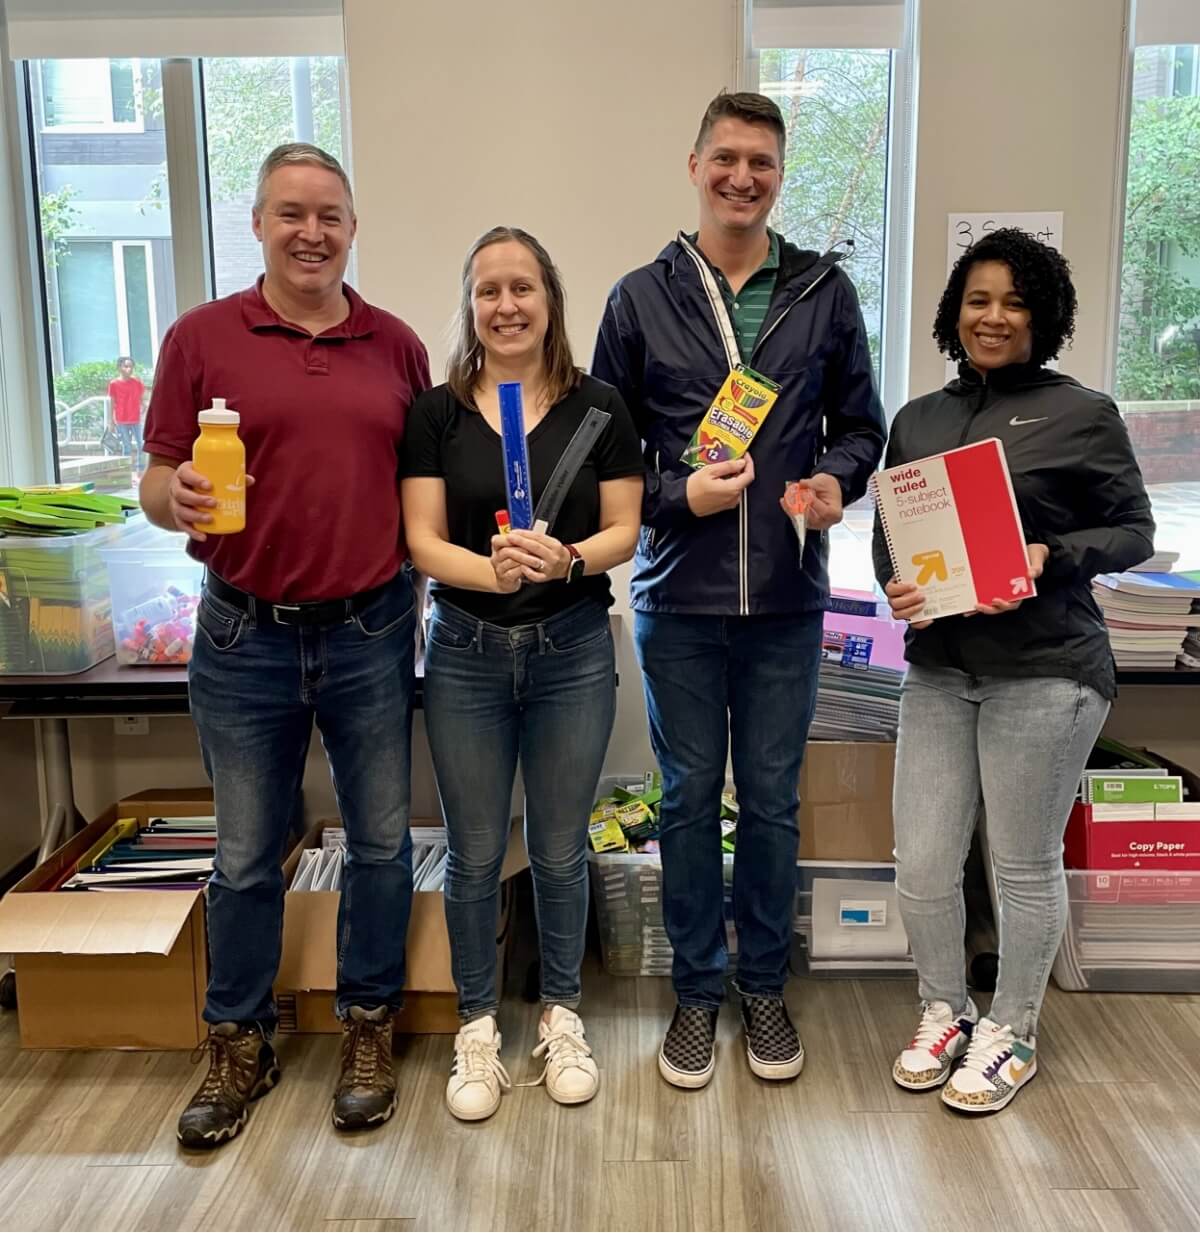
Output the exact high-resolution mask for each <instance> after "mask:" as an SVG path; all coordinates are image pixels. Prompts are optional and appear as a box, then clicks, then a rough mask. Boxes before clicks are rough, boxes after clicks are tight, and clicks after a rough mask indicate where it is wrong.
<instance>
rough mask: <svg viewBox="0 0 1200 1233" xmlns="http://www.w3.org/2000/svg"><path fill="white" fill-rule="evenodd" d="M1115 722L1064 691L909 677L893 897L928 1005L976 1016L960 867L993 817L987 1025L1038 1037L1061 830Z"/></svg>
mask: <svg viewBox="0 0 1200 1233" xmlns="http://www.w3.org/2000/svg"><path fill="white" fill-rule="evenodd" d="M977 619H978V620H983V621H986V620H987V619H988V618H987V617H979V618H977ZM1108 709H1109V704H1108V702H1106V701H1105V699H1104V698H1102V697H1101V696H1100V695H1099V694H1098V693H1096V691H1095V690H1093V689H1091V688H1090V687H1088V686H1087V685H1083V684H1081V683H1080V682H1079V681H1072V680H1067V679H1066V678H1061V677H998V676H984V677H975V676H968V675H967V674H966V673H963V672H959V671H957V670H955V669H953V668H920V667H915V666H914V667H910V668H909V670H908V675H907V676H906V677H905V680H904V692H903V695H902V697H901V702H900V732H899V736H898V738H897V744H896V783H895V802H894V809H893V813H894V815H895V825H896V890H897V892H898V894H899V898H900V914H901V916H902V918H903V920H904V928H905V929H906V930H907V932H908V940H909V943H910V944H911V946H912V952H913V958H914V959H915V960H916V964H917V971H918V973H919V975H920V993H921V997H922V998H924V999H925V1000H926V1001H942V1002H948V1003H949V1004H950V1006H951V1008H952V1009H953V1010H954V1011H956V1012H957V1011H960V1010H962V1009H963V1007H965V1006H966V1004H967V979H966V953H965V944H964V940H963V934H964V930H965V928H966V910H965V907H964V905H963V893H962V883H963V864H964V862H965V861H966V858H967V852H968V849H969V848H970V846H971V835H972V834H973V832H974V830H975V820H976V817H977V815H978V813H979V809H980V806H981V805H982V806H983V808H984V810H985V813H986V818H987V824H986V829H987V844H988V848H989V851H990V853H991V859H992V869H993V872H994V874H995V879H996V890H997V894H998V898H999V900H1000V903H999V933H1000V973H999V977H998V979H997V982H996V994H995V997H993V999H992V1005H991V1009H990V1010H989V1011H988V1015H989V1017H990V1018H991V1019H992V1020H994V1021H995V1022H996V1023H999V1024H1002V1025H1007V1026H1010V1027H1011V1028H1012V1029H1013V1031H1014V1032H1016V1034H1017V1035H1018V1036H1021V1037H1027V1036H1032V1035H1033V1034H1034V1033H1035V1032H1036V1030H1037V1019H1038V1012H1039V1011H1040V1009H1041V1005H1042V998H1043V997H1044V996H1045V993H1046V982H1047V981H1048V980H1049V978H1050V965H1051V964H1052V963H1053V962H1054V955H1055V953H1056V952H1057V950H1058V945H1059V943H1060V942H1061V941H1062V934H1063V929H1064V927H1065V925H1066V919H1067V887H1066V878H1065V877H1064V875H1063V847H1062V839H1063V831H1064V830H1065V829H1066V825H1067V816H1068V815H1069V814H1070V812H1071V803H1072V801H1073V800H1074V798H1075V790H1076V788H1077V787H1078V786H1079V777H1080V775H1081V774H1082V773H1083V768H1084V765H1085V763H1086V761H1087V756H1088V754H1089V753H1090V752H1091V749H1092V746H1093V745H1094V744H1095V741H1096V738H1097V737H1098V736H1099V735H1100V729H1101V728H1102V727H1103V726H1104V720H1105V718H1106V717H1107V715H1108Z"/></svg>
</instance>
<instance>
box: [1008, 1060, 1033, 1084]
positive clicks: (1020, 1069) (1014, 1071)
mask: <svg viewBox="0 0 1200 1233" xmlns="http://www.w3.org/2000/svg"><path fill="white" fill-rule="evenodd" d="M1029 1066H1030V1063H1029V1062H1026V1063H1025V1064H1024V1065H1023V1066H1022V1065H1021V1063H1020V1062H1018V1061H1016V1059H1014V1060H1013V1064H1012V1065H1011V1066H1010V1067H1009V1068H1008V1069H1009V1073H1010V1074H1011V1075H1012V1077H1013V1078H1014V1079H1015V1080H1016V1082H1018V1083H1020V1082H1021V1080H1022V1079H1023V1078H1024V1077H1025V1072H1026V1071H1027V1070H1028V1069H1029Z"/></svg>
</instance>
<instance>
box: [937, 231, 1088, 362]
mask: <svg viewBox="0 0 1200 1233" xmlns="http://www.w3.org/2000/svg"><path fill="white" fill-rule="evenodd" d="M980 261H1002V262H1003V263H1004V264H1005V265H1006V266H1008V268H1009V270H1010V271H1011V272H1012V280H1013V286H1014V287H1015V288H1016V290H1017V294H1018V295H1020V297H1021V298H1022V299H1023V300H1024V301H1025V307H1026V308H1028V309H1029V317H1030V321H1029V325H1030V330H1031V332H1032V334H1033V350H1032V352H1031V354H1030V356H1029V359H1030V362H1031V363H1033V364H1044V363H1045V362H1046V361H1047V360H1052V359H1054V357H1055V356H1056V355H1058V353H1059V352H1060V351H1061V350H1062V348H1063V344H1064V343H1065V342H1067V341H1068V340H1069V339H1071V338H1073V337H1074V336H1075V308H1076V299H1075V285H1074V284H1073V283H1072V282H1071V266H1070V263H1069V262H1068V261H1067V259H1066V257H1064V256H1063V255H1062V253H1060V252H1058V251H1057V250H1056V249H1053V248H1051V247H1050V246H1049V245H1048V244H1043V243H1042V242H1041V241H1040V240H1035V239H1034V238H1033V236H1031V235H1030V234H1029V233H1028V232H1026V231H1021V230H1020V229H1019V228H1017V227H1001V228H999V229H998V230H996V231H992V232H989V233H988V234H987V235H985V236H984V237H983V239H982V240H977V241H976V242H975V243H974V244H972V245H971V247H970V248H968V249H967V251H966V252H965V253H963V255H962V256H961V257H959V259H958V260H957V261H956V262H955V263H954V268H953V269H952V270H951V271H950V279H949V281H948V282H947V283H946V290H945V291H943V292H942V298H941V302H940V303H939V304H938V309H937V316H935V317H934V319H933V339H934V342H936V343H937V345H938V350H939V351H941V352H944V353H945V354H946V355H948V356H949V357H950V358H951V359H952V360H957V361H959V362H960V363H961V362H962V361H963V360H965V359H966V358H967V353H966V351H965V350H964V348H963V345H962V343H961V342H960V341H959V337H958V315H959V312H960V310H961V308H962V298H963V291H964V290H965V289H966V285H967V273H968V271H969V270H970V268H971V267H972V266H973V265H976V264H977V263H979V262H980Z"/></svg>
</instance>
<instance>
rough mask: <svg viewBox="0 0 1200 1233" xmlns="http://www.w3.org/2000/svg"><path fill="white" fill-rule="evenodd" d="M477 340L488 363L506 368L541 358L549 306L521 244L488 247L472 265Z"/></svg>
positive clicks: (534, 265)
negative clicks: (497, 362) (492, 360)
mask: <svg viewBox="0 0 1200 1233" xmlns="http://www.w3.org/2000/svg"><path fill="white" fill-rule="evenodd" d="M471 304H472V313H473V319H474V323H475V335H476V337H477V338H478V339H479V342H480V345H481V346H482V347H483V349H484V351H485V353H486V355H487V357H488V358H489V359H495V360H500V361H502V362H503V363H504V364H506V365H510V366H511V365H513V364H521V363H524V362H528V361H530V360H532V359H534V358H535V357H537V358H539V359H540V358H541V356H542V354H543V347H544V345H545V340H546V329H547V327H548V325H549V320H550V311H549V301H548V299H547V295H546V285H545V283H544V281H543V279H542V270H541V266H540V265H539V264H538V259H537V258H536V257H535V256H534V255H533V253H532V252H530V250H529V249H528V248H526V247H525V245H524V244H522V243H521V242H520V241H519V240H502V241H500V242H499V243H496V244H489V245H487V247H486V248H481V249H480V250H479V252H477V253H476V254H475V257H474V259H473V260H472V262H471Z"/></svg>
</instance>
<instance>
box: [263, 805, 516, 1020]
mask: <svg viewBox="0 0 1200 1233" xmlns="http://www.w3.org/2000/svg"><path fill="white" fill-rule="evenodd" d="M412 824H413V826H440V825H441V823H440V821H425V820H422V819H418V818H414V819H413V820H412ZM337 825H339V823H337V822H322V823H319V824H318V825H317V826H316V827H315V828H314V829H313V830H312V831H310V832H309V833H308V834H307V835H306V836H305V837H304V842H303V844H302V845H301V847H302V848H315V847H319V846H320V844H321V834H322V832H323V831H324V830H325V828H326V827H328V826H337ZM300 852H301V848H297V849H296V850H295V851H294V852H293V853H292V854H291V856H290V857H289V858H288V860H287V862H286V864H285V865H284V868H283V876H284V882H285V884H286V885H288V886H290V885H291V883H292V878H293V877H294V875H295V872H296V866H297V865H298V864H299V863H300ZM528 866H529V857H528V855H527V853H526V851H525V836H524V833H523V829H522V825H521V821H520V819H519V818H518V819H515V820H514V822H513V826H512V832H511V834H510V836H509V841H508V850H507V852H506V853H505V855H504V865H503V867H502V868H501V871H500V879H501V888H502V897H501V902H502V911H501V919H500V922H499V925H498V929H497V938H496V945H497V951H498V955H497V961H498V962H501V961H502V959H503V952H504V950H505V946H506V943H507V940H508V928H509V913H510V911H511V903H512V894H511V891H512V887H511V885H509V880H510V879H511V878H512V877H513V876H514V875H515V874H518V873H520V872H521V870H523V869H526V868H528ZM340 900H341V893H340V892H338V891H288V892H287V894H286V895H285V896H284V906H283V955H282V958H281V960H280V964H279V976H278V977H277V978H276V981H275V989H276V994H275V998H276V1002H277V1003H278V1007H279V1028H280V1031H284V1032H340V1031H341V1030H342V1028H341V1024H340V1023H339V1021H338V1019H337V1016H336V1015H335V1014H334V1009H333V992H334V990H335V989H336V988H337V915H338V904H339V902H340ZM407 949H408V954H407V964H406V979H405V983H404V1009H403V1010H402V1011H400V1013H399V1014H398V1015H397V1016H396V1031H398V1032H410V1033H424V1032H444V1033H453V1032H457V1031H458V1029H459V1026H460V1024H459V1021H458V993H457V991H456V989H455V987H454V977H453V976H452V974H451V970H450V934H449V932H448V930H447V928H446V910H445V901H444V898H443V895H442V892H441V891H415V892H414V893H413V901H412V917H411V919H410V921H409V926H408V948H407Z"/></svg>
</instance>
